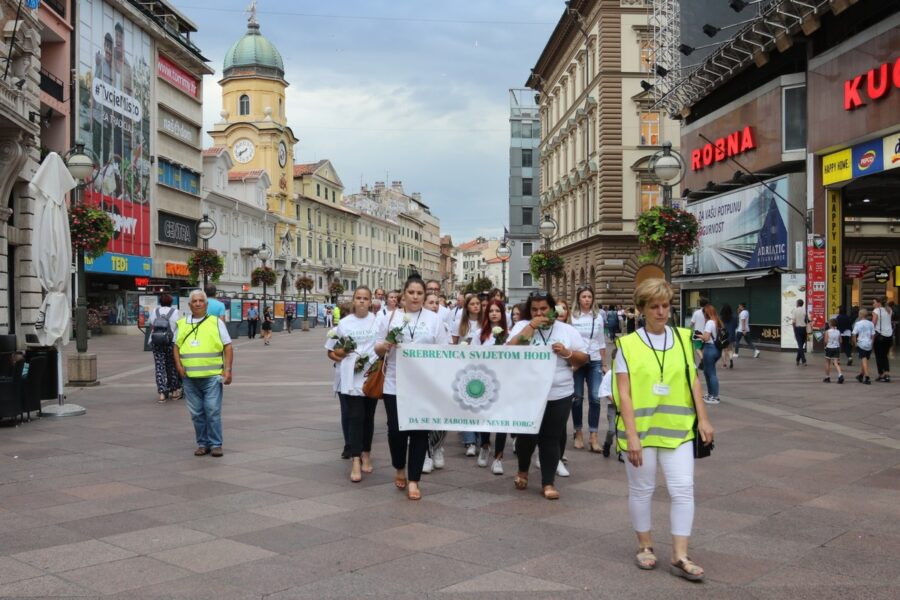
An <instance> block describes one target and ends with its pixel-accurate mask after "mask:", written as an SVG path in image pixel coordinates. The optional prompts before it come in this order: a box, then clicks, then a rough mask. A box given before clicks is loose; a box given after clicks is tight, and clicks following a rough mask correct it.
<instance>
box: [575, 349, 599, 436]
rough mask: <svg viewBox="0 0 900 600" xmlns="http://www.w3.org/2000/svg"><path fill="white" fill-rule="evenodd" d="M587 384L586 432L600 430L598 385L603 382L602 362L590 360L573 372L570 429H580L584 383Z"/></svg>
mask: <svg viewBox="0 0 900 600" xmlns="http://www.w3.org/2000/svg"><path fill="white" fill-rule="evenodd" d="M585 380H587V384H588V430H589V431H591V432H596V431H598V430H599V429H600V383H601V382H602V381H603V362H602V361H599V360H592V361H590V362H589V363H587V364H586V365H582V366H581V367H580V368H579V369H578V370H577V371H575V396H574V399H573V400H572V427H574V428H575V429H576V430H578V429H581V428H582V416H583V415H582V412H583V411H582V408H581V407H582V406H583V405H584V382H585Z"/></svg>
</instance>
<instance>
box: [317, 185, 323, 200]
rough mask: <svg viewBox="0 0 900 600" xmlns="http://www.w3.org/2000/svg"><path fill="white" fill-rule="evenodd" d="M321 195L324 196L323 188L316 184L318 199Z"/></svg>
mask: <svg viewBox="0 0 900 600" xmlns="http://www.w3.org/2000/svg"><path fill="white" fill-rule="evenodd" d="M321 195H322V186H321V185H319V184H318V183H317V184H316V197H317V198H318V197H319V196H321Z"/></svg>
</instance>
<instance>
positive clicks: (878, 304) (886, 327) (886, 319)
mask: <svg viewBox="0 0 900 600" xmlns="http://www.w3.org/2000/svg"><path fill="white" fill-rule="evenodd" d="M891 317H892V314H891V309H890V308H888V306H887V298H875V300H873V301H872V325H873V326H874V327H875V366H876V367H877V368H878V378H877V379H876V380H875V381H883V382H885V383H890V381H891V362H890V359H889V358H888V353H889V352H890V351H891V346H893V344H894V327H893V324H892V323H891Z"/></svg>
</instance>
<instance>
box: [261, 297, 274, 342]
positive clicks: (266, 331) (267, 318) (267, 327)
mask: <svg viewBox="0 0 900 600" xmlns="http://www.w3.org/2000/svg"><path fill="white" fill-rule="evenodd" d="M272 323H273V319H272V309H271V308H269V307H268V306H267V307H266V309H265V310H264V311H263V323H262V334H263V341H264V343H265V344H266V346H268V345H269V344H270V343H271V342H272Z"/></svg>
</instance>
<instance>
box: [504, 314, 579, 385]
mask: <svg viewBox="0 0 900 600" xmlns="http://www.w3.org/2000/svg"><path fill="white" fill-rule="evenodd" d="M527 325H528V321H524V320H523V321H519V322H518V323H516V325H515V327H513V330H512V331H510V332H509V338H510V339H512V338H514V337H515V336H517V335H519V333H521V331H522V330H523V329H525V327H526V326H527ZM556 342H560V343H561V344H562V345H563V346H565V347H566V348H568V349H569V350H572V351H574V352H587V351H588V346H587V342H585V341H584V338H583V337H581V334H579V333H578V332H577V331H575V328H574V327H572V326H571V325H569V324H568V323H563V322H561V321H554V323H553V325H552V326H551V328H550V329H549V330H547V331H540V330H539V331H535V332H534V337H533V338H531V345H532V346H544V345H547V346H552V345H553V344H555V343H556ZM573 375H574V374H573V373H572V369H571V367H569V363H568V361H566V359H564V358H562V357H560V356H559V355H558V354H557V355H556V370H555V371H554V372H553V385H551V386H550V392H549V393H548V394H547V401H548V402H553V401H554V400H562V399H563V398H568V397H569V396H571V395H573V394H574V393H575V380H574V378H573Z"/></svg>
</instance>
